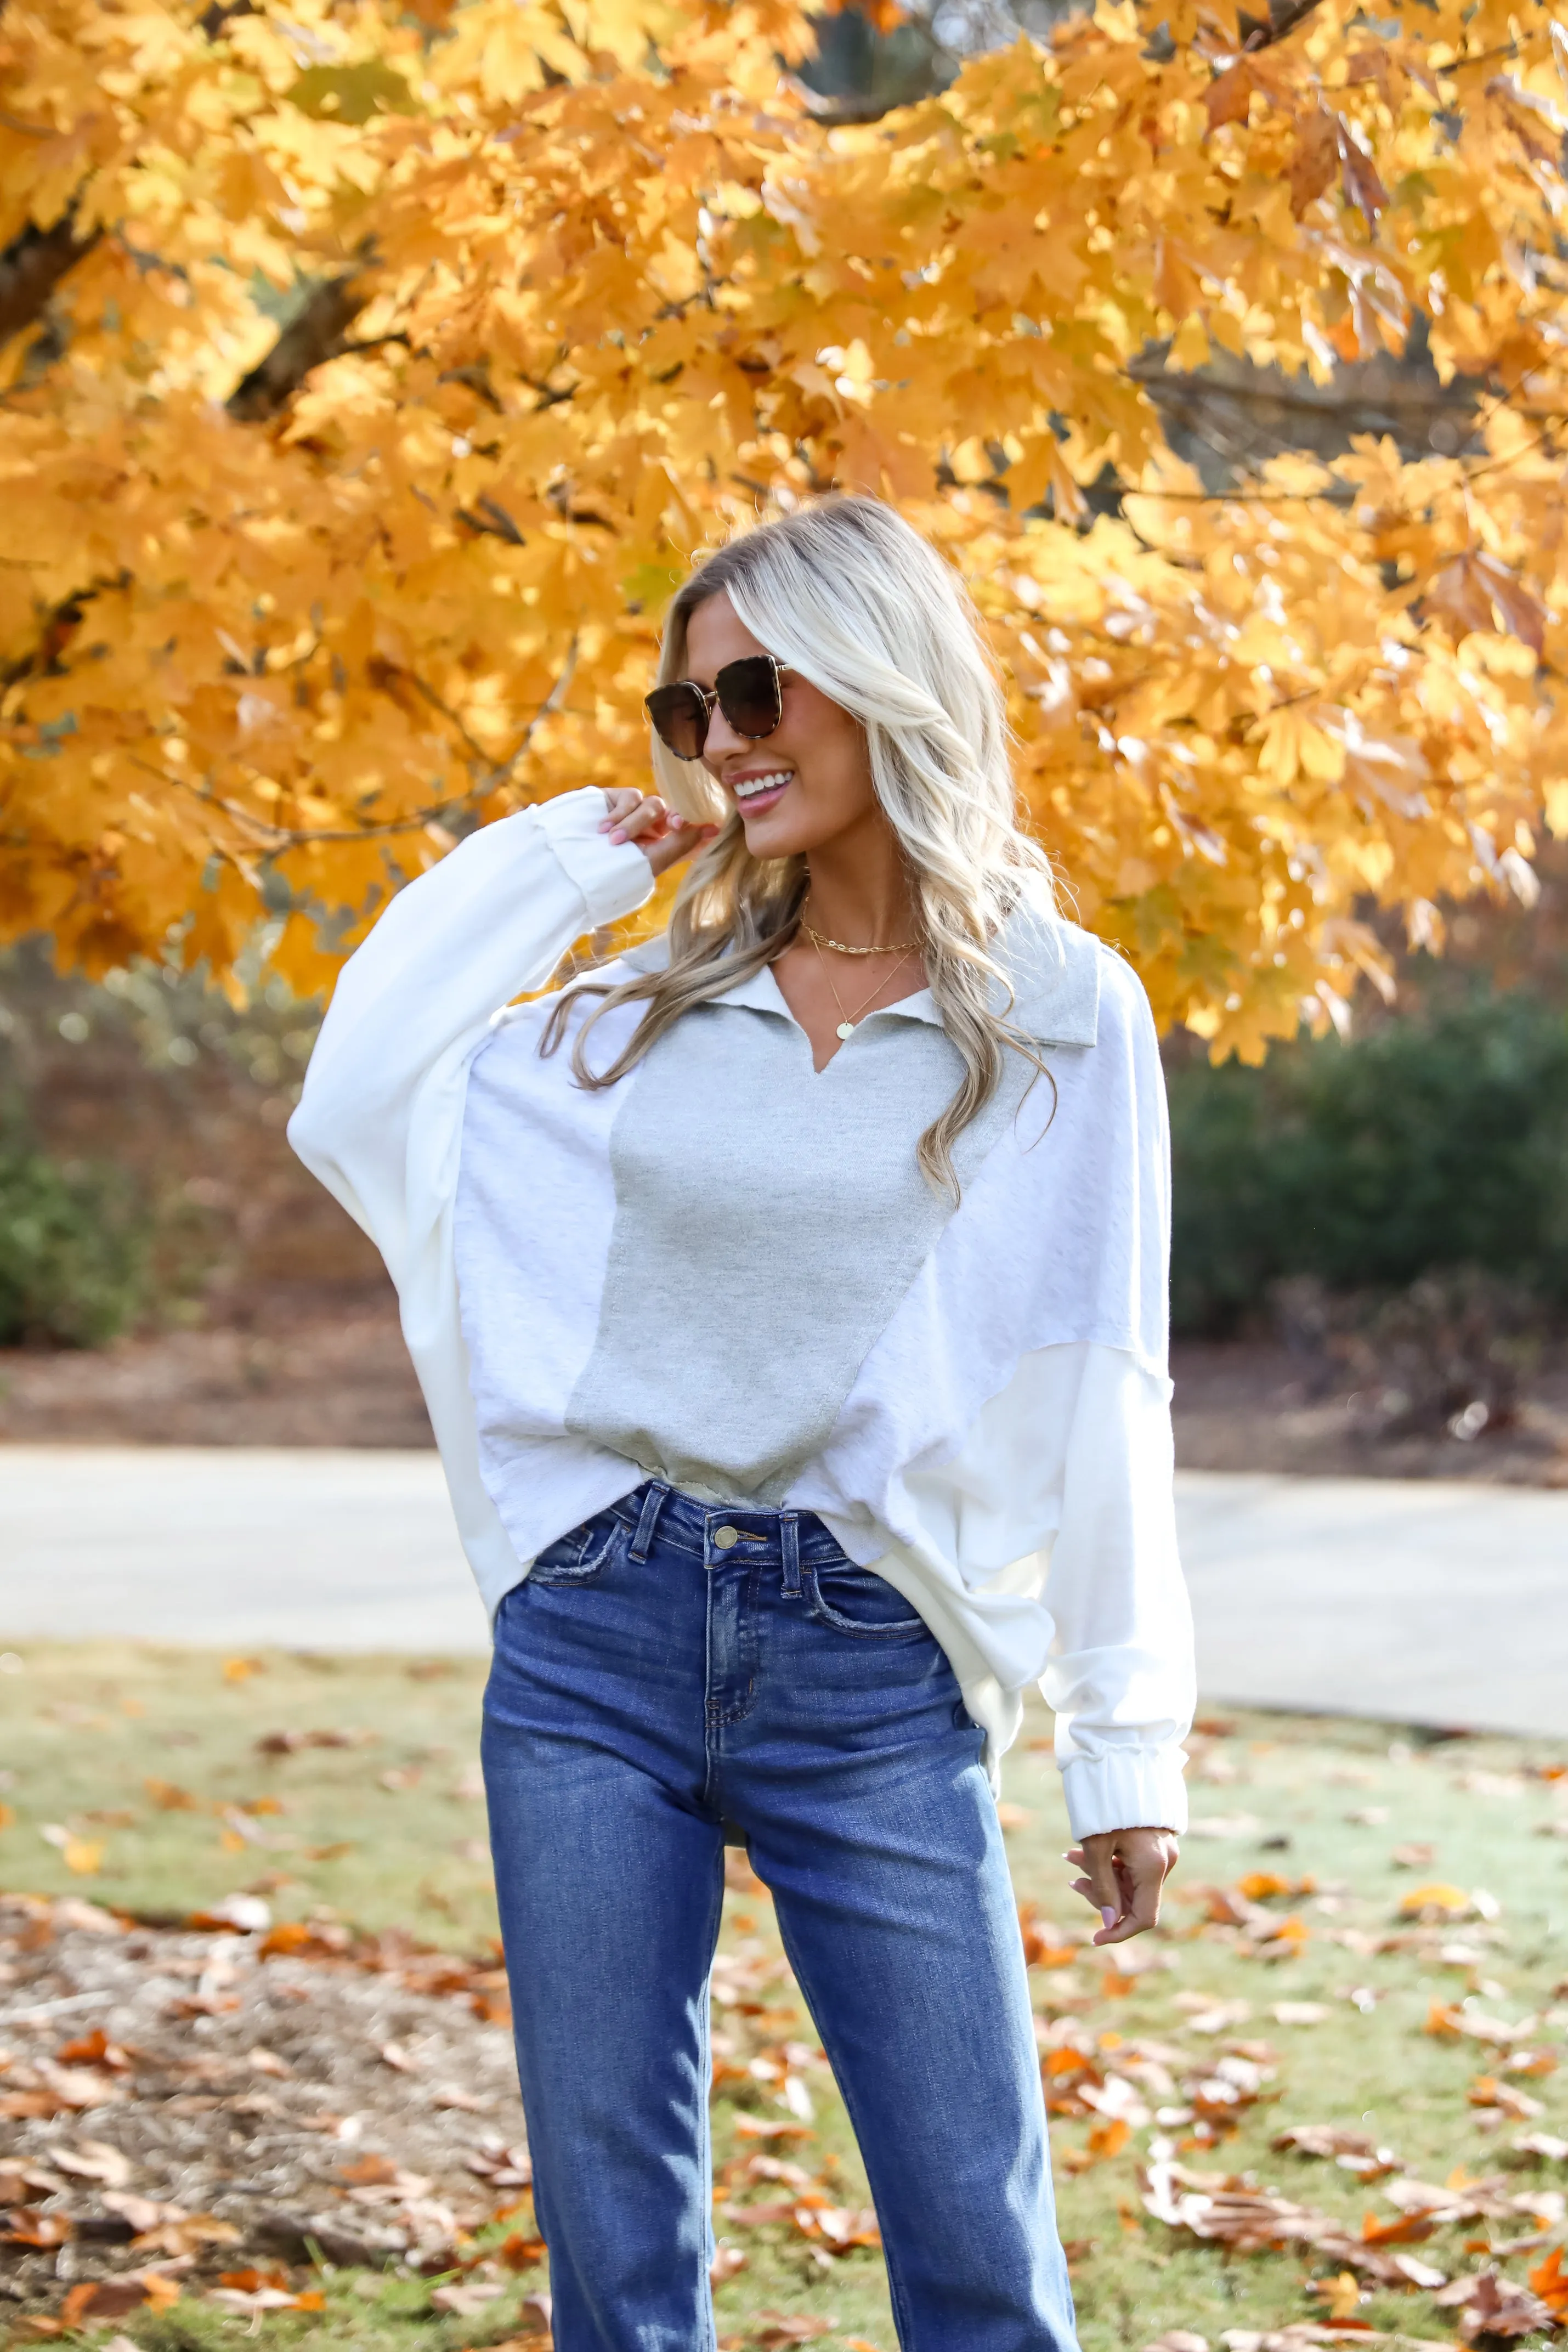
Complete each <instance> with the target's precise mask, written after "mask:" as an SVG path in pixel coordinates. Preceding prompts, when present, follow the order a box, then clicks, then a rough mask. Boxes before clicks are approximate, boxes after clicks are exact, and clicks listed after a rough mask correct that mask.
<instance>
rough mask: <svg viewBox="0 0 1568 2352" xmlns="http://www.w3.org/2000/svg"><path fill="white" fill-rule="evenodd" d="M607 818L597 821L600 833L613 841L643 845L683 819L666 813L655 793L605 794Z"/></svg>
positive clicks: (668, 811) (666, 810)
mask: <svg viewBox="0 0 1568 2352" xmlns="http://www.w3.org/2000/svg"><path fill="white" fill-rule="evenodd" d="M605 799H606V800H607V801H608V802H609V803H610V807H609V814H607V815H605V816H603V817H601V820H600V824H599V830H600V832H601V833H607V834H608V835H610V838H611V840H612V841H616V842H619V841H637V842H643V841H646V840H648V839H650V838H653V839H656V838H657V837H658V836H659V835H660V834H662V833H663V831H664V827H665V826H666V824H674V825H676V826H679V825H680V824H681V823H682V819H681V818H680V817H678V816H676V815H675V814H674V811H673V810H670V809H667V808H666V807H665V805H664V802H663V801H662V800H661V799H660V798H659V795H658V793H636V792H627V791H621V792H613V793H606V794H605Z"/></svg>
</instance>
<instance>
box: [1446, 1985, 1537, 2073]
mask: <svg viewBox="0 0 1568 2352" xmlns="http://www.w3.org/2000/svg"><path fill="white" fill-rule="evenodd" d="M1530 2030H1531V2029H1530V2027H1529V2026H1528V2025H1509V2024H1507V2023H1505V2022H1504V2021H1503V2020H1502V2019H1501V2018H1500V2017H1487V2016H1484V2015H1483V2014H1482V2012H1481V2011H1479V2010H1478V2009H1471V2008H1469V2006H1468V2005H1466V2006H1463V2007H1460V2008H1457V2009H1456V2008H1455V2007H1454V2006H1453V2004H1452V2003H1451V2002H1449V2001H1446V2000H1435V2001H1433V2003H1432V2005H1431V2007H1430V2008H1429V2009H1428V2010H1427V2022H1426V2024H1425V2025H1424V2026H1423V2027H1422V2028H1421V2031H1422V2032H1423V2033H1430V2034H1432V2035H1433V2036H1434V2037H1435V2038H1436V2039H1437V2040H1438V2041H1451V2040H1454V2039H1457V2038H1458V2036H1460V2035H1463V2036H1465V2037H1466V2038H1467V2039H1468V2040H1469V2041H1471V2042H1495V2043H1497V2044H1498V2045H1499V2046H1500V2047H1503V2048H1506V2046H1507V2045H1508V2043H1509V2042H1521V2041H1523V2040H1524V2039H1525V2038H1526V2037H1527V2035H1528V2034H1529V2032H1530ZM1549 2071H1550V2070H1549Z"/></svg>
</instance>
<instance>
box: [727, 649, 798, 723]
mask: <svg viewBox="0 0 1568 2352" xmlns="http://www.w3.org/2000/svg"><path fill="white" fill-rule="evenodd" d="M714 686H715V688H716V691H717V694H718V707H719V709H721V710H722V711H723V713H724V715H725V717H726V718H727V719H728V721H729V723H730V725H731V726H732V727H733V728H734V730H735V731H736V733H737V735H749V736H751V737H753V738H754V739H755V738H756V737H758V736H762V735H771V734H772V732H773V730H774V729H775V728H776V727H777V726H778V724H779V720H780V719H782V718H783V716H784V702H783V697H782V696H781V695H780V693H779V665H778V663H777V662H776V661H775V660H774V659H773V657H772V656H771V655H770V654H747V655H746V656H744V657H743V659H741V660H740V661H732V662H726V664H725V666H724V667H723V668H722V669H721V670H720V672H719V674H718V676H717V677H716V678H715V680H714Z"/></svg>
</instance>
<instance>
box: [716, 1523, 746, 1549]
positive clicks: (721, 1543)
mask: <svg viewBox="0 0 1568 2352" xmlns="http://www.w3.org/2000/svg"><path fill="white" fill-rule="evenodd" d="M713 1539H714V1541H715V1543H716V1544H717V1546H718V1548H719V1549H720V1551H730V1550H733V1549H734V1547H735V1546H736V1545H737V1543H738V1542H739V1541H740V1531H739V1529H738V1528H715V1529H714V1537H713Z"/></svg>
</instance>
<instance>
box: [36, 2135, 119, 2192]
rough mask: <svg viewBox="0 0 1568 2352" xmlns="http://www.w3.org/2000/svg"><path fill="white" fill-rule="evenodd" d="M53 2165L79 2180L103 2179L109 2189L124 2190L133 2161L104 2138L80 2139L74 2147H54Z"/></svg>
mask: <svg viewBox="0 0 1568 2352" xmlns="http://www.w3.org/2000/svg"><path fill="white" fill-rule="evenodd" d="M49 2156H50V2158H51V2160H52V2162H54V2163H56V2164H57V2165H58V2166H59V2168H60V2170H61V2171H62V2172H71V2173H74V2174H75V2175H76V2177H77V2179H78V2180H101V2181H102V2182H103V2184H104V2186H105V2187H106V2188H108V2189H123V2188H124V2186H125V2184H126V2182H127V2181H128V2180H129V2179H130V2178H131V2171H132V2166H131V2158H129V2157H128V2156H125V2155H122V2154H121V2152H120V2149H119V2148H117V2147H110V2144H109V2142H108V2141H107V2140H104V2139H84V2140H78V2142H77V2145H76V2146H75V2147H52V2148H51V2149H50V2150H49Z"/></svg>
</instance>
